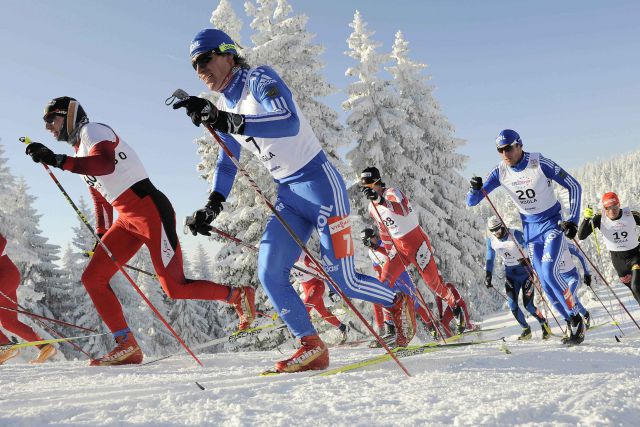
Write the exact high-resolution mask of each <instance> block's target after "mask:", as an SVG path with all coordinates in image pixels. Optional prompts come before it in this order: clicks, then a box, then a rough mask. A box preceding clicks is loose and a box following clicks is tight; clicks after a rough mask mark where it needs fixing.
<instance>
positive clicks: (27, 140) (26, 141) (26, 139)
mask: <svg viewBox="0 0 640 427" xmlns="http://www.w3.org/2000/svg"><path fill="white" fill-rule="evenodd" d="M18 140H19V141H20V142H22V143H23V144H25V145H29V144H31V138H29V137H28V136H21V137H20V138H18Z"/></svg>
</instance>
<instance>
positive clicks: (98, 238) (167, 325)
mask: <svg viewBox="0 0 640 427" xmlns="http://www.w3.org/2000/svg"><path fill="white" fill-rule="evenodd" d="M20 141H21V142H24V143H25V144H30V143H31V140H30V139H29V138H28V137H26V136H25V137H21V138H20ZM42 166H43V167H44V169H45V170H46V171H47V173H48V174H49V176H50V177H51V179H52V180H53V182H54V183H55V184H56V185H57V186H58V189H60V191H61V192H62V195H63V196H64V197H65V199H67V202H69V204H70V205H71V207H72V208H73V210H75V211H76V214H77V215H78V217H80V219H81V220H82V222H83V223H84V225H85V226H86V227H87V229H88V230H89V232H91V234H92V235H93V237H94V238H95V239H96V240H97V241H98V243H99V245H100V246H102V249H104V251H105V253H106V254H107V255H108V256H109V258H111V261H113V263H114V264H115V266H116V267H118V270H120V272H121V273H122V275H123V276H124V277H125V278H126V279H127V281H128V282H129V283H130V284H131V286H133V288H134V289H135V291H136V292H137V293H138V295H140V297H141V298H142V299H143V301H144V302H145V303H146V304H147V306H149V308H150V309H151V311H153V312H154V313H155V315H156V316H157V317H158V319H160V321H161V322H162V323H163V324H164V326H166V327H167V329H169V332H171V334H172V335H173V336H174V337H175V338H176V339H177V340H178V342H179V343H180V345H182V347H184V348H185V350H187V353H189V354H190V355H191V357H193V359H194V360H195V361H196V362H198V364H199V365H200V366H202V367H204V365H203V364H202V362H200V359H198V357H197V356H196V355H195V354H194V353H193V352H192V351H191V349H190V348H189V347H188V346H187V344H185V342H184V341H183V340H182V338H180V336H179V335H178V333H177V332H176V331H175V330H174V329H173V328H172V327H171V325H170V324H169V322H167V321H166V320H165V318H164V317H163V316H162V314H160V312H159V311H158V310H157V309H156V308H155V307H154V305H153V304H152V303H151V301H149V299H148V298H147V296H146V295H145V294H144V292H142V290H141V289H140V288H139V287H138V285H136V282H134V281H133V279H132V278H131V276H129V273H127V272H126V271H125V269H124V267H123V266H122V264H121V263H120V262H118V260H117V259H116V258H115V257H114V256H113V254H112V253H111V252H110V251H109V248H107V246H106V245H105V244H104V242H103V241H102V240H101V239H100V237H99V236H98V234H97V233H96V231H95V230H94V229H93V227H92V226H91V224H89V221H87V219H86V218H85V216H84V214H83V213H82V211H81V210H80V209H78V207H77V206H76V204H75V203H74V202H73V200H71V197H69V194H68V193H67V192H66V190H65V189H64V187H62V184H60V181H58V178H56V176H55V175H54V174H53V172H51V169H49V166H48V165H47V164H45V163H42Z"/></svg>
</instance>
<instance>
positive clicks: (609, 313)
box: [587, 286, 624, 335]
mask: <svg viewBox="0 0 640 427" xmlns="http://www.w3.org/2000/svg"><path fill="white" fill-rule="evenodd" d="M587 287H588V288H589V289H591V292H593V295H595V296H596V299H597V300H598V302H599V303H600V305H601V306H602V308H604V311H606V312H607V314H608V315H609V317H611V320H613V324H614V325H616V327H617V328H618V329H619V330H620V333H621V334H622V335H624V332H622V329H620V326H619V325H618V322H616V319H614V318H613V315H612V314H611V312H610V311H609V310H607V306H606V305H604V303H603V302H602V300H601V299H600V296H599V295H598V293H597V292H596V290H595V289H593V288H592V287H591V286H587Z"/></svg>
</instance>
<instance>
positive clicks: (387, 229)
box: [369, 188, 456, 307]
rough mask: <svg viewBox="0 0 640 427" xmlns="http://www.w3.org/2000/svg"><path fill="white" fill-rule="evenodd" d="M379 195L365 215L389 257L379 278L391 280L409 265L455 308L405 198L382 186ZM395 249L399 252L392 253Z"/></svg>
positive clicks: (398, 192) (424, 236)
mask: <svg viewBox="0 0 640 427" xmlns="http://www.w3.org/2000/svg"><path fill="white" fill-rule="evenodd" d="M382 197H383V198H384V202H383V203H381V204H379V203H374V202H370V203H369V214H370V215H371V217H372V218H373V219H374V221H375V222H376V224H377V226H378V230H379V232H380V238H381V239H382V244H383V245H384V247H385V249H386V250H387V252H388V253H389V259H390V262H387V263H385V265H384V267H383V270H382V275H381V277H380V280H382V281H385V280H388V281H389V283H395V281H396V279H397V278H398V276H399V275H400V274H402V272H403V271H405V268H406V267H407V266H409V265H410V264H413V265H414V266H416V268H417V269H418V273H419V274H420V276H421V277H422V280H424V282H425V283H426V285H427V286H428V287H429V288H430V289H431V290H432V291H433V292H434V293H435V295H436V296H438V297H440V298H442V299H443V300H445V301H446V302H447V304H448V305H449V307H455V304H456V299H455V297H454V295H453V294H452V293H451V291H450V290H449V289H448V288H447V287H446V286H445V284H444V281H443V280H442V277H441V276H440V273H439V272H438V267H437V266H436V261H435V259H434V258H433V256H432V253H433V251H432V249H431V242H430V241H429V237H428V236H427V233H425V232H424V230H423V229H422V227H420V224H419V223H418V217H417V216H416V214H415V213H414V212H413V209H412V208H411V204H410V203H409V199H407V197H406V196H405V195H404V194H403V193H402V191H400V190H397V189H395V188H387V189H385V190H384V192H383V193H382ZM396 248H397V251H398V252H399V253H396ZM396 258H398V260H397V261H396Z"/></svg>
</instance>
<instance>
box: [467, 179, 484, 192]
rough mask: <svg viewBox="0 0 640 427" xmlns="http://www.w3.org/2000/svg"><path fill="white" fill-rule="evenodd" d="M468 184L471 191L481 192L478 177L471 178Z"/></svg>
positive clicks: (480, 182) (480, 183)
mask: <svg viewBox="0 0 640 427" xmlns="http://www.w3.org/2000/svg"><path fill="white" fill-rule="evenodd" d="M469 183H470V184H471V189H473V190H475V191H480V190H482V178H480V177H479V176H472V177H471V180H470V181H469Z"/></svg>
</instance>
